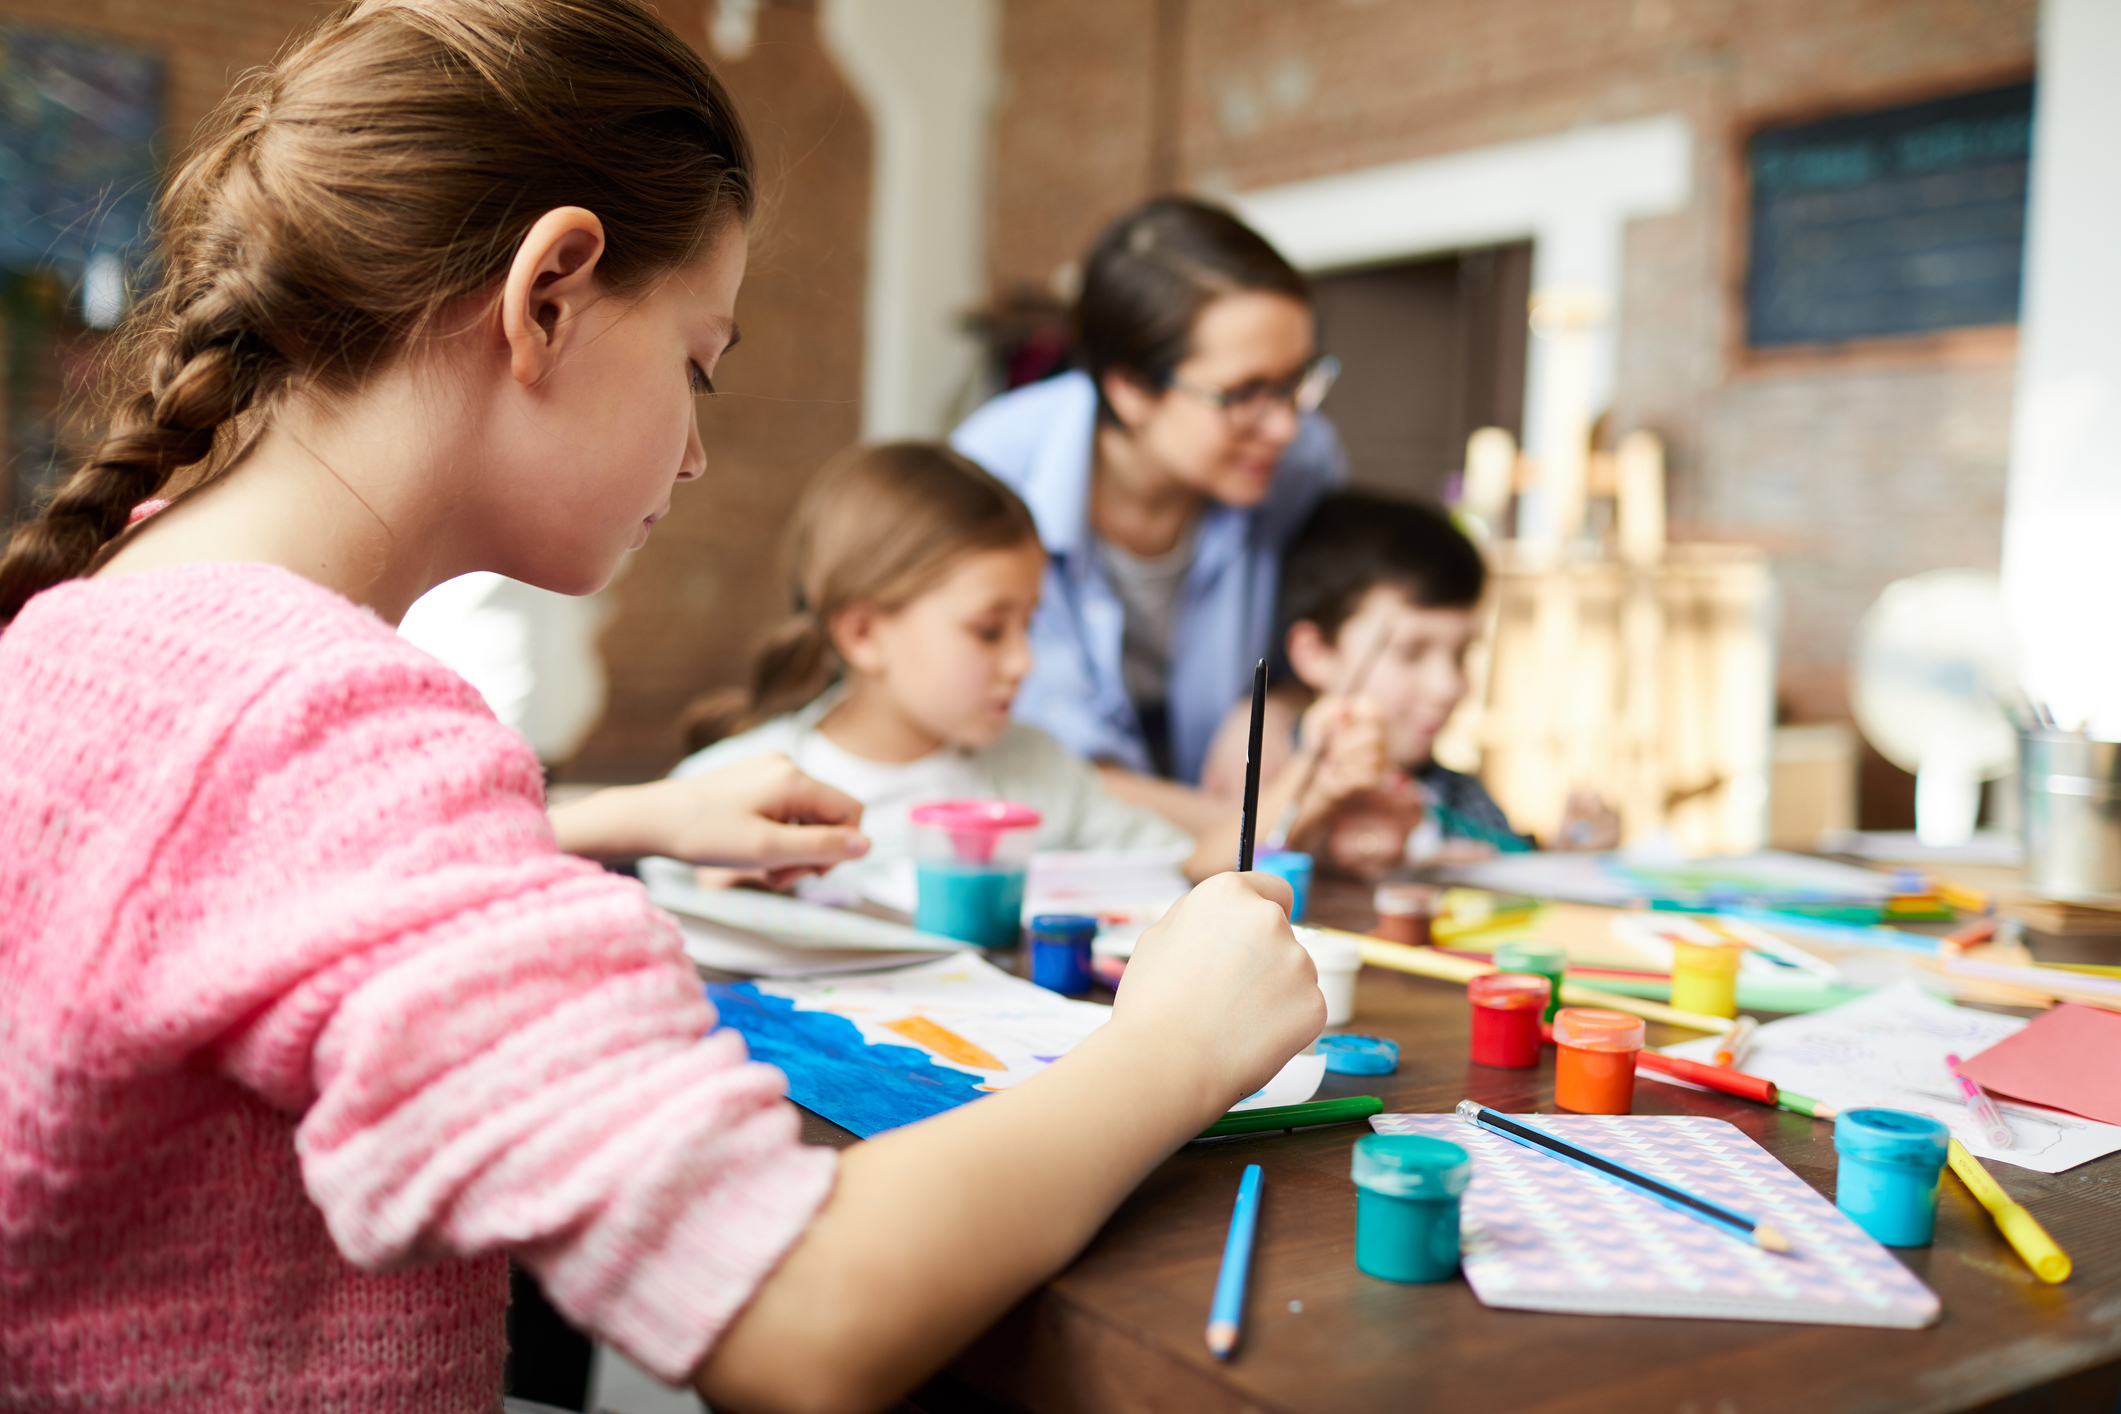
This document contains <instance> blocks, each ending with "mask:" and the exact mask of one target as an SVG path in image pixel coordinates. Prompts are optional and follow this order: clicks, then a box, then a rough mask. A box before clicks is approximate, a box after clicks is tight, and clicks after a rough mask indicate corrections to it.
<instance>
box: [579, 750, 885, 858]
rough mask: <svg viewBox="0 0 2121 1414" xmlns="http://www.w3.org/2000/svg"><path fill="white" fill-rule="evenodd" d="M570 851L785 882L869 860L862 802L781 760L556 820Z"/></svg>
mask: <svg viewBox="0 0 2121 1414" xmlns="http://www.w3.org/2000/svg"><path fill="white" fill-rule="evenodd" d="M549 813H550V815H551V817H552V825H553V833H554V834H555V836H557V838H558V840H559V844H560V848H562V849H564V850H566V851H567V852H568V853H570V854H583V855H588V856H590V857H592V858H606V859H611V858H637V857H639V856H640V855H644V854H664V855H669V856H670V857H671V858H673V859H682V860H685V861H686V862H688V863H692V864H717V865H724V866H727V867H730V868H734V869H743V870H747V871H749V870H758V871H763V872H764V873H765V875H766V877H767V879H768V880H769V881H771V882H775V883H785V882H787V881H788V880H790V879H794V878H798V877H800V876H802V875H804V874H821V873H823V872H824V871H825V870H827V869H830V868H831V867H832V866H833V865H835V864H840V863H844V862H845V861H847V860H849V859H859V858H860V857H861V856H863V855H865V854H867V853H868V852H869V841H868V839H867V838H865V837H864V836H863V835H862V833H861V831H860V830H859V829H858V828H857V827H858V826H859V825H860V824H861V819H862V803H861V802H860V801H858V800H856V799H855V798H854V797H853V796H851V795H848V794H846V793H845V792H843V791H838V790H834V789H833V788H832V787H831V786H828V785H826V784H824V783H823V782H821V781H815V780H812V779H811V778H810V777H808V776H806V775H804V774H803V773H802V772H801V771H798V770H797V769H796V768H795V763H793V762H792V761H790V760H789V759H788V758H787V757H785V756H781V755H778V754H770V755H765V756H754V757H752V758H751V759H750V760H748V761H740V762H738V763H737V764H736V765H734V766H729V767H725V768H723V769H722V770H719V771H708V772H704V773H702V774H700V775H697V776H678V777H673V778H671V779H668V780H661V781H650V782H648V783H647V784H645V785H638V786H614V787H612V788H611V789H609V790H602V791H598V792H597V793H596V794H594V795H590V796H585V797H584V798H582V799H581V800H578V801H571V802H569V803H568V804H566V805H563V806H558V807H556V808H554V809H553V810H552V811H551V812H549Z"/></svg>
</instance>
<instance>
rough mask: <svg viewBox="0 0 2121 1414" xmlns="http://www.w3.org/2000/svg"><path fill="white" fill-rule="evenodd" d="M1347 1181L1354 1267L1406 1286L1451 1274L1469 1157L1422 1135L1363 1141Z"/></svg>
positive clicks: (1446, 1143)
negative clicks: (1351, 1193) (1351, 1191)
mask: <svg viewBox="0 0 2121 1414" xmlns="http://www.w3.org/2000/svg"><path fill="white" fill-rule="evenodd" d="M1353 1174H1354V1178H1355V1265H1356V1266H1357V1267H1358V1268H1360V1269H1361V1270H1363V1271H1365V1272H1368V1273H1369V1274H1370V1275H1371V1276H1373V1277H1382V1278H1383V1279H1384V1280H1386V1281H1405V1282H1426V1281H1444V1280H1446V1279H1447V1278H1449V1277H1450V1276H1451V1274H1452V1273H1454V1272H1456V1271H1457V1270H1458V1198H1459V1195H1460V1194H1462V1193H1464V1192H1465V1191H1466V1187H1467V1185H1468V1184H1470V1183H1472V1181H1473V1159H1472V1156H1471V1155H1469V1154H1467V1153H1466V1151H1465V1150H1463V1149H1461V1148H1459V1147H1458V1146H1457V1145H1456V1144H1453V1143H1451V1142H1450V1141H1449V1140H1447V1139H1431V1138H1429V1137H1428V1136H1427V1135H1423V1134H1365V1135H1364V1136H1363V1137H1362V1138H1360V1139H1358V1140H1356V1141H1355V1158H1354V1166H1353Z"/></svg>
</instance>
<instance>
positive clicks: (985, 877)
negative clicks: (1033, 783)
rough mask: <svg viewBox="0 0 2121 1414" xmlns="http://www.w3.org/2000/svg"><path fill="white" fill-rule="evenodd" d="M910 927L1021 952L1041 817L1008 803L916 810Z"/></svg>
mask: <svg viewBox="0 0 2121 1414" xmlns="http://www.w3.org/2000/svg"><path fill="white" fill-rule="evenodd" d="M912 817H913V872H914V879H915V883H916V886H917V890H918V892H917V894H916V897H915V902H914V907H913V926H914V927H916V928H918V929H920V930H921V931H922V932H924V933H940V934H942V935H943V936H944V937H946V938H962V939H963V940H964V941H966V942H968V943H977V944H979V945H980V946H981V947H984V948H1008V947H1014V946H1016V939H1017V934H1018V933H1019V932H1020V931H1021V927H1020V924H1021V920H1022V917H1023V911H1024V879H1025V875H1026V874H1027V872H1028V871H1029V869H1030V866H1031V849H1032V846H1033V845H1034V844H1035V843H1036V841H1037V839H1038V826H1039V814H1038V812H1037V811H1036V810H1033V809H1032V808H1031V807H1030V806H1028V805H1018V804H1017V803H1015V802H1014V801H1008V800H939V801H936V802H934V803H932V804H928V805H916V806H914V807H913V810H912Z"/></svg>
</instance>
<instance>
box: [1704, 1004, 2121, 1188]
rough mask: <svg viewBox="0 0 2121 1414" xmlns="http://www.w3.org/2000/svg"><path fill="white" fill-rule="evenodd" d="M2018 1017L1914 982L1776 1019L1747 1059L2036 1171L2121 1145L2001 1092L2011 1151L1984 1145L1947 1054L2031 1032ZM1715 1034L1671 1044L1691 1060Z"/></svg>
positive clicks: (1707, 1056) (1816, 1095)
mask: <svg viewBox="0 0 2121 1414" xmlns="http://www.w3.org/2000/svg"><path fill="white" fill-rule="evenodd" d="M2025 1026H2026V1023H2025V1022H2024V1021H2022V1020H2020V1019H2019V1018H2018V1017H2015V1016H1998V1015H1996V1014H1995V1013H1993V1012H1986V1011H1975V1010H1973V1009H1971V1008H1969V1007H1959V1006H1953V1005H1952V1004H1951V1003H1950V1002H1948V1001H1945V1000H1944V999H1943V998H1941V997H1936V996H1932V995H1931V994H1930V993H1928V992H1926V991H1924V990H1923V989H1922V988H1920V987H1918V986H1916V985H1914V984H1913V983H1910V982H1902V983H1899V984H1896V985H1894V986H1891V987H1884V988H1880V989H1879V990H1878V991H1876V992H1873V993H1871V995H1869V996H1867V997H1864V998H1862V999H1861V1000H1858V1001H1853V1002H1849V1003H1847V1004H1846V1005H1843V1006H1838V1007H1834V1008H1833V1009H1831V1010H1829V1011H1818V1012H1813V1013H1811V1014H1810V1015H1809V1016H1792V1017H1787V1018H1785V1019H1783V1020H1781V1021H1771V1022H1769V1023H1768V1024H1767V1025H1765V1026H1763V1027H1761V1028H1760V1029H1759V1030H1758V1031H1756V1032H1754V1033H1753V1042H1752V1045H1751V1046H1750V1047H1748V1048H1747V1050H1746V1054H1745V1061H1744V1063H1743V1064H1742V1065H1741V1066H1740V1067H1739V1068H1740V1069H1741V1070H1744V1071H1745V1072H1746V1073H1747V1074H1749V1075H1759V1076H1764V1077H1766V1078H1767V1079H1769V1080H1772V1081H1774V1082H1775V1083H1776V1084H1777V1085H1779V1086H1782V1087H1783V1088H1784V1089H1787V1090H1793V1091H1795V1092H1796V1093H1798V1094H1800V1095H1809V1096H1811V1097H1812V1098H1813V1099H1815V1100H1824V1101H1826V1102H1827V1103H1828V1104H1830V1105H1833V1106H1834V1107H1835V1108H1837V1109H1841V1110H1851V1109H1856V1108H1859V1107H1861V1106H1864V1105H1882V1106H1884V1107H1886V1108H1888V1109H1895V1110H1912V1111H1914V1112H1915V1113H1917V1114H1925V1115H1929V1116H1931V1117H1932V1118H1934V1119H1939V1120H1942V1121H1943V1122H1944V1123H1945V1124H1946V1125H1948V1126H1950V1128H1951V1131H1952V1134H1953V1136H1954V1137H1955V1138H1957V1139H1958V1140H1959V1141H1960V1142H1961V1143H1962V1144H1964V1145H1966V1147H1967V1148H1969V1149H1971V1150H1973V1152H1974V1153H1975V1154H1977V1155H1979V1156H1980V1157H1982V1158H1984V1159H1995V1160H1997V1161H1999V1162H2001V1163H2006V1164H2016V1165H2018V1166H2019V1167H2020V1168H2027V1169H2032V1170H2033V1171H2035V1172H2036V1173H2061V1172H2062V1171H2063V1170H2065V1169H2072V1168H2075V1167H2076V1166H2077V1165H2078V1164H2082V1163H2089V1162H2090V1161H2091V1160H2093V1159H2096V1158H2100V1157H2102V1156H2103V1155H2106V1154H2111V1153H2113V1152H2115V1151H2116V1150H2121V1126H2116V1125H2112V1124H2100V1123H2098V1122H2097V1121H2094V1120H2090V1119H2085V1118H2083V1117H2081V1116H2079V1115H2074V1114H2069V1113H2067V1112H2065V1111H2062V1110H2058V1109H2048V1108H2045V1107H2043V1106H2040V1105H2029V1104H2023V1103H2020V1102H2018V1101H2016V1100H2011V1099H2006V1098H2003V1097H2002V1096H1997V1097H1995V1099H1996V1109H1997V1112H1998V1113H2000V1114H2001V1115H2002V1116H2003V1119H2004V1122H2005V1123H2006V1124H2008V1125H2009V1126H2010V1129H2011V1135H2012V1141H2013V1142H2012V1147H2010V1148H2008V1149H1999V1148H1997V1147H1996V1146H1995V1145H1993V1144H1991V1143H1989V1142H1988V1140H1987V1139H1986V1138H1985V1137H1984V1136H1983V1134H1982V1132H1981V1127H1980V1126H1979V1125H1978V1124H1976V1123H1975V1122H1974V1119H1973V1117H1972V1115H1971V1114H1969V1113H1968V1111H1967V1108H1966V1103H1965V1099H1964V1096H1963V1095H1962V1094H1961V1092H1960V1089H1959V1086H1958V1083H1957V1082H1956V1081H1954V1080H1953V1078H1952V1074H1951V1071H1950V1069H1949V1068H1948V1067H1947V1066H1946V1065H1945V1063H1944V1058H1945V1056H1947V1055H1950V1054H1954V1053H1956V1054H1958V1055H1959V1056H1961V1057H1963V1058H1972V1059H1974V1061H1975V1065H1976V1068H1975V1069H1974V1070H1973V1072H1972V1073H1973V1074H1975V1075H1976V1076H1979V1075H1980V1073H1981V1071H1980V1069H1979V1068H1978V1064H1979V1062H1978V1057H1979V1056H1980V1055H1981V1053H1982V1052H1984V1051H1986V1050H1988V1049H1989V1048H1990V1047H1991V1046H1995V1045H1997V1044H1998V1043H1999V1042H2002V1041H2004V1040H2006V1039H2007V1038H2009V1037H2012V1036H2016V1035H2017V1034H2018V1033H2019V1032H2021V1031H2023V1030H2024V1029H2025ZM1716 1045H1717V1038H1716V1037H1713V1036H1712V1037H1710V1038H1708V1039H1707V1040H1702V1041H1688V1042H1686V1043H1684V1044H1682V1045H1677V1046H1668V1047H1666V1048H1665V1049H1666V1050H1667V1051H1668V1052H1669V1053H1670V1054H1672V1055H1675V1056H1685V1057H1686V1058H1688V1059H1690V1060H1700V1061H1706V1060H1713V1059H1714V1058H1715V1052H1716ZM2039 1063H2040V1064H2042V1065H2044V1066H2047V1067H2050V1068H2051V1069H2052V1068H2055V1067H2065V1066H2068V1065H2070V1064H2072V1063H2073V1062H2072V1061H2071V1059H2070V1058H2069V1057H2068V1056H2067V1055H2066V1054H2064V1053H2058V1052H2056V1051H2053V1050H2051V1049H2043V1051H2042V1053H2041V1055H2040V1057H2039Z"/></svg>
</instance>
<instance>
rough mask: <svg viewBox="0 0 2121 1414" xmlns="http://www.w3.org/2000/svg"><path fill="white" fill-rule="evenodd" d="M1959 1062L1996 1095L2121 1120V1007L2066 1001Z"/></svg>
mask: <svg viewBox="0 0 2121 1414" xmlns="http://www.w3.org/2000/svg"><path fill="white" fill-rule="evenodd" d="M1963 1059H1964V1060H1965V1064H1964V1065H1963V1066H1962V1067H1961V1068H1962V1069H1963V1070H1965V1071H1966V1073H1967V1074H1968V1075H1971V1076H1972V1077H1973V1078H1974V1079H1975V1080H1976V1081H1977V1082H1979V1083H1980V1084H1981V1086H1982V1087H1983V1088H1984V1089H1987V1090H1989V1091H1991V1092H1993V1094H1992V1096H1991V1098H1993V1096H1994V1095H2009V1096H2011V1097H2012V1098H2014V1099H2019V1100H2029V1101H2032V1102H2033V1103H2035V1104H2041V1105H2052V1106H2053V1107H2054V1108H2056V1109H2058V1110H2068V1111H2069V1112H2070V1113H2071V1114H2080V1115H2083V1116H2084V1117H2085V1118H2087V1119H2096V1120H2101V1121H2104V1122H2105V1123H2107V1124H2121V1012H2113V1011H2102V1010H2100V1009H2099V1008H2098V1007H2090V1006H2078V1005H2076V1004H2075V1003H2073V1002H2064V1003H2062V1004H2061V1005H2060V1006H2057V1007H2055V1008H2054V1009H2053V1010H2051V1011H2045V1012H2042V1013H2041V1014H2040V1015H2038V1016H2036V1017H2034V1018H2033V1019H2032V1020H2031V1021H2030V1022H2028V1023H2027V1024H2026V1027H2025V1029H2024V1030H2023V1031H2020V1032H2019V1033H2018V1034H2017V1035H2015V1036H2008V1037H2005V1038H2004V1039H2003V1040H2001V1041H1998V1042H1997V1043H1996V1044H1995V1045H1993V1046H1990V1047H1989V1048H1988V1049H1987V1050H1985V1051H1983V1052H1982V1053H1981V1054H1980V1055H1978V1056H1973V1057H1971V1058H1963Z"/></svg>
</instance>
